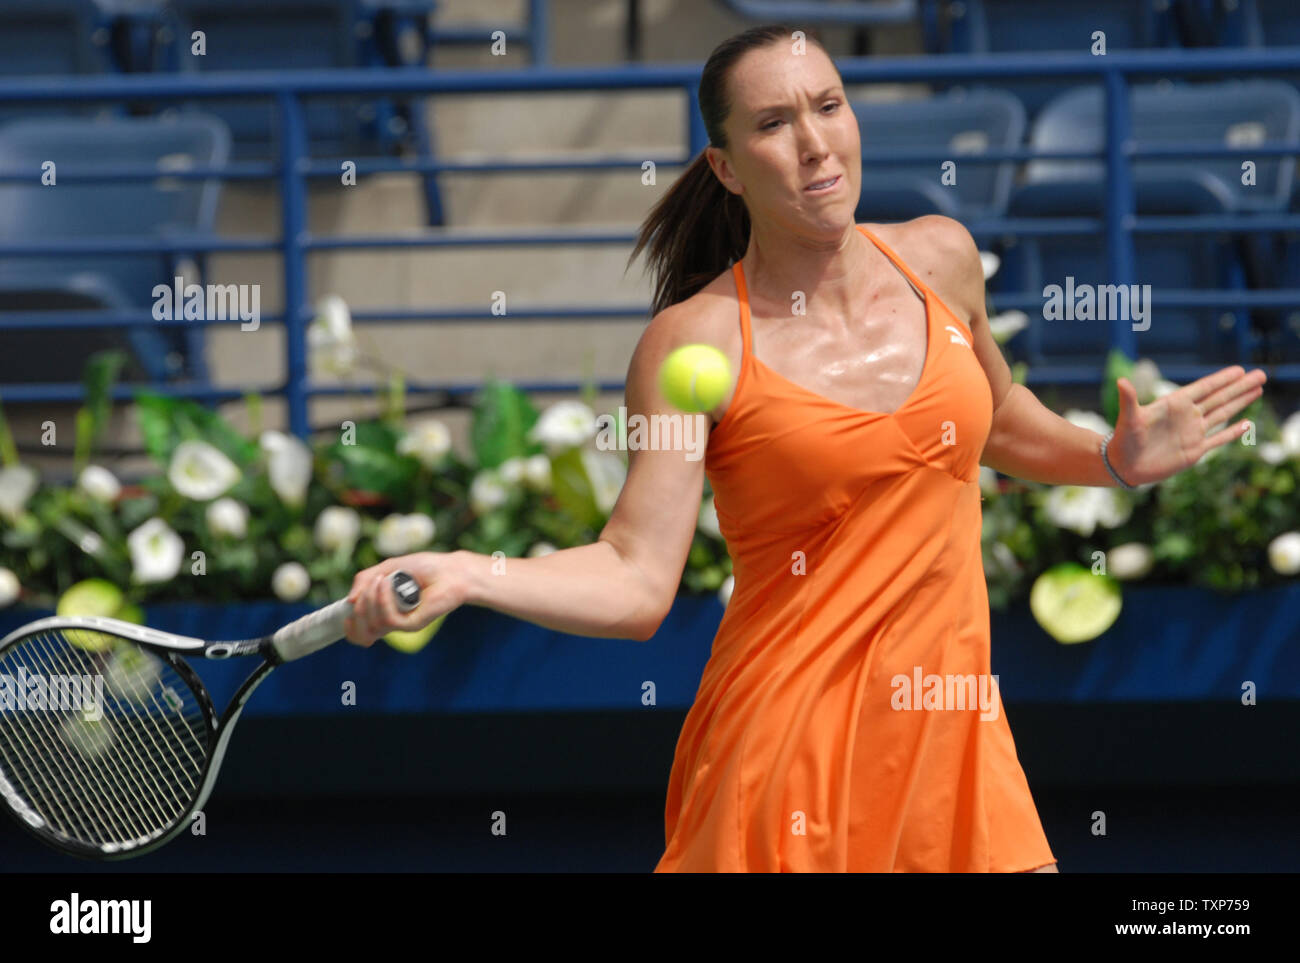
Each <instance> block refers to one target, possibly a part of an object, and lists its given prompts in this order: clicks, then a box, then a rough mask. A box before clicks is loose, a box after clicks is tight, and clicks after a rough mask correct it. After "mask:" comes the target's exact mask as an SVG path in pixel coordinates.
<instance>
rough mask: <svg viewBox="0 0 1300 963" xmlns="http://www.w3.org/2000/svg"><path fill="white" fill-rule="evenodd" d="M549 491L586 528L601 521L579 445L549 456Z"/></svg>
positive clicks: (597, 525)
mask: <svg viewBox="0 0 1300 963" xmlns="http://www.w3.org/2000/svg"><path fill="white" fill-rule="evenodd" d="M551 485H552V491H553V493H554V495H555V498H556V500H557V501H558V502H559V503H560V506H561V507H562V508H563V509H564V510H565V511H566V512H568V513H569V514H570V515H572V516H573V517H574V518H576V519H577V520H578V521H579V522H581V523H582V524H583V525H585V526H587V527H588V528H597V527H599V526H600V524H601V521H602V519H601V514H600V509H599V508H598V507H597V506H596V494H595V491H594V490H593V489H592V487H591V480H590V479H589V478H588V477H587V469H586V467H585V466H584V465H583V464H582V449H581V448H572V449H570V450H569V451H566V452H564V453H562V454H560V455H557V456H555V457H554V458H552V459H551Z"/></svg>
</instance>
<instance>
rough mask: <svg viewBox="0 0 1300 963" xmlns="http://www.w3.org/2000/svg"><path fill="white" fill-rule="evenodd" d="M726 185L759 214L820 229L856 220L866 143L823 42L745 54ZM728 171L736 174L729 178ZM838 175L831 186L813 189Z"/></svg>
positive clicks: (735, 82)
mask: <svg viewBox="0 0 1300 963" xmlns="http://www.w3.org/2000/svg"><path fill="white" fill-rule="evenodd" d="M730 87H731V96H732V108H731V113H730V115H729V116H728V118H727V122H726V130H727V136H728V140H729V144H730V146H729V149H728V150H727V151H726V152H725V156H726V157H727V159H728V161H729V163H727V164H724V165H722V172H721V173H722V175H723V178H724V179H723V182H724V183H725V184H727V186H728V188H729V189H730V190H732V191H735V192H737V193H739V194H741V195H742V196H743V197H744V198H745V201H746V203H747V204H748V206H749V210H750V214H751V216H752V217H755V218H759V219H768V218H770V219H773V220H776V221H779V222H781V223H783V224H785V225H787V226H789V227H794V228H798V227H800V226H801V227H802V228H803V229H804V230H811V231H813V232H814V233H817V232H826V233H829V234H836V233H839V232H841V231H842V230H843V229H844V228H845V226H846V224H847V225H849V226H851V225H852V223H853V215H854V211H855V209H856V208H857V205H858V192H859V190H860V188H861V183H862V143H861V140H860V137H859V133H858V122H857V118H856V117H854V115H853V111H852V110H850V109H849V104H848V98H847V96H846V94H845V91H844V88H843V86H842V82H841V80H840V76H839V73H838V72H837V71H836V70H835V65H834V64H833V63H832V62H831V60H830V58H829V57H828V56H827V55H826V54H825V53H824V52H823V51H822V49H821V48H820V47H817V46H815V45H813V44H808V45H807V46H806V48H804V51H803V52H802V53H796V52H794V50H793V49H792V45H791V44H788V43H774V44H769V45H768V46H766V47H763V48H761V49H759V50H752V51H750V52H749V53H747V54H745V56H744V57H742V58H741V59H740V60H739V61H737V63H736V66H735V68H734V70H733V72H732V76H731V82H730ZM727 175H730V177H729V178H728V176H727ZM833 176H838V178H839V179H838V180H837V181H836V182H835V184H834V185H833V186H831V187H830V188H829V189H824V190H809V189H808V186H809V185H810V184H813V183H814V182H818V181H821V180H823V179H825V178H828V177H833Z"/></svg>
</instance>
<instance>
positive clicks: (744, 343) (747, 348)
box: [731, 261, 754, 361]
mask: <svg viewBox="0 0 1300 963" xmlns="http://www.w3.org/2000/svg"><path fill="white" fill-rule="evenodd" d="M731 273H732V275H733V276H734V277H735V279H736V300H738V301H739V302H740V343H741V361H744V359H745V358H746V357H748V356H749V355H750V354H753V350H754V343H753V340H752V339H751V337H750V333H749V289H748V288H746V287H745V269H744V268H742V267H741V266H740V262H739V261H737V262H736V263H735V264H733V265H732V267H731Z"/></svg>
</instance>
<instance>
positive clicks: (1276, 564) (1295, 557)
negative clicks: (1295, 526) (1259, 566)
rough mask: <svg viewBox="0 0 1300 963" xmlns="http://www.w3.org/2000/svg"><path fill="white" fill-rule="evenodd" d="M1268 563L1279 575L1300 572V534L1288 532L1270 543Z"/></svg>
mask: <svg viewBox="0 0 1300 963" xmlns="http://www.w3.org/2000/svg"><path fill="white" fill-rule="evenodd" d="M1268 561H1269V564H1270V565H1272V566H1273V570H1274V571H1275V572H1277V573H1278V574H1279V575H1295V574H1296V573H1297V572H1300V532H1287V533H1285V534H1283V535H1279V536H1278V537H1277V538H1275V539H1273V541H1271V542H1269V543H1268Z"/></svg>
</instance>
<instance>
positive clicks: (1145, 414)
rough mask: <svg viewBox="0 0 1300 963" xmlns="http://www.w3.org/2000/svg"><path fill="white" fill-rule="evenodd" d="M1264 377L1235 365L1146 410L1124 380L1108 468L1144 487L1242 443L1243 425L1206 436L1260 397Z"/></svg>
mask: <svg viewBox="0 0 1300 963" xmlns="http://www.w3.org/2000/svg"><path fill="white" fill-rule="evenodd" d="M1266 380H1268V376H1267V375H1266V374H1264V372H1263V371H1262V370H1260V369H1258V368H1256V369H1255V370H1254V371H1252V372H1250V373H1249V374H1247V373H1246V371H1245V369H1244V368H1242V367H1240V366H1239V365H1233V366H1232V367H1230V368H1222V369H1220V370H1219V371H1216V372H1214V373H1213V374H1208V375H1206V376H1205V377H1204V378H1200V379H1198V380H1196V381H1193V382H1192V383H1191V384H1189V385H1184V386H1183V387H1181V388H1179V389H1178V390H1176V391H1171V392H1170V393H1169V394H1167V395H1165V396H1164V397H1162V398H1157V399H1156V400H1155V401H1152V402H1150V403H1149V404H1145V405H1142V404H1139V403H1138V396H1137V389H1136V388H1134V387H1133V383H1132V382H1131V381H1129V380H1128V379H1127V378H1120V379H1119V380H1118V381H1117V382H1116V387H1117V388H1118V389H1119V416H1118V417H1117V418H1116V419H1115V437H1114V439H1113V440H1112V441H1111V443H1110V445H1109V447H1108V453H1109V455H1110V461H1111V464H1112V465H1113V466H1114V467H1115V470H1116V471H1117V472H1118V473H1119V475H1120V477H1121V478H1123V479H1124V481H1126V482H1128V483H1129V484H1130V485H1145V484H1147V483H1149V482H1157V481H1161V480H1162V479H1165V478H1168V477H1169V476H1170V475H1176V474H1177V473H1178V472H1180V471H1182V470H1183V469H1185V468H1188V467H1190V466H1192V465H1194V464H1196V462H1198V461H1199V460H1200V459H1201V456H1203V455H1204V454H1205V453H1206V452H1207V451H1209V450H1211V449H1212V448H1217V447H1219V446H1220V445H1226V444H1227V443H1228V442H1230V441H1235V440H1236V439H1237V438H1240V437H1241V435H1242V433H1243V432H1245V431H1246V428H1247V422H1244V421H1243V422H1240V423H1238V424H1235V425H1229V426H1227V427H1225V428H1222V429H1221V430H1219V431H1216V432H1215V433H1214V434H1210V429H1212V428H1215V427H1216V426H1218V425H1222V424H1224V423H1225V422H1227V421H1228V420H1229V419H1230V418H1232V417H1233V416H1234V415H1235V414H1237V413H1238V412H1239V411H1241V410H1242V409H1243V408H1245V407H1246V406H1247V405H1248V404H1250V403H1251V402H1252V401H1254V400H1255V399H1256V398H1258V397H1259V396H1260V395H1261V394H1263V393H1264V388H1263V384H1264V382H1265V381H1266Z"/></svg>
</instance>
